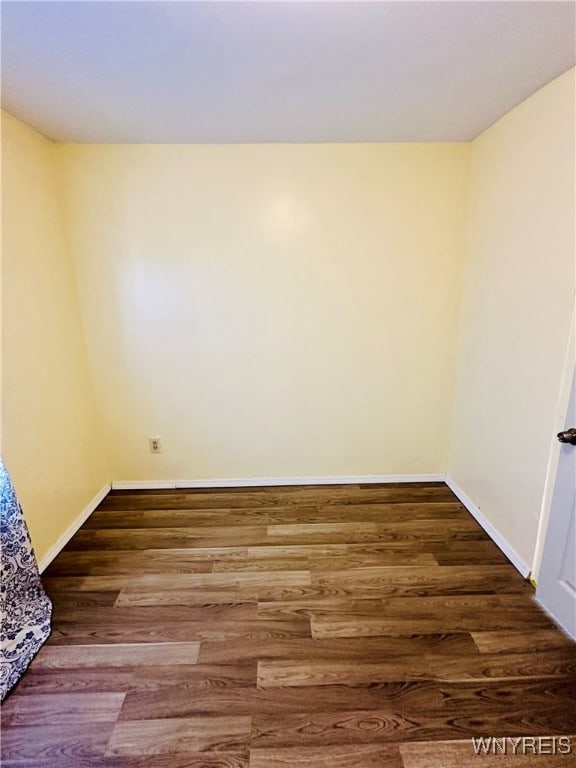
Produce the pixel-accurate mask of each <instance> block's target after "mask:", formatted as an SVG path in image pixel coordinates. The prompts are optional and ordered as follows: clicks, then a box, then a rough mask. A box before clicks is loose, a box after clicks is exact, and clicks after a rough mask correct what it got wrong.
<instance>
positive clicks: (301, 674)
mask: <svg viewBox="0 0 576 768" xmlns="http://www.w3.org/2000/svg"><path fill="white" fill-rule="evenodd" d="M575 672H576V656H575V654H574V652H573V649H572V648H568V649H557V650H554V651H544V652H542V653H540V654H538V655H537V656H535V655H534V654H531V653H527V654H494V655H488V654H479V655H470V656H466V655H463V656H443V655H442V656H440V655H438V654H422V655H421V656H419V657H414V656H404V657H399V658H393V659H391V660H390V661H389V662H387V663H386V662H380V663H378V662H376V663H373V662H363V663H356V664H354V665H350V664H348V663H346V662H342V661H337V662H329V661H325V662H316V661H313V662H308V663H302V662H296V661H291V660H283V661H260V662H258V686H259V687H260V688H271V687H282V686H300V687H305V686H317V685H365V684H368V683H370V682H394V681H397V680H444V681H448V682H450V681H458V680H461V681H482V680H485V679H486V678H491V679H502V680H506V679H517V678H522V677H529V678H531V677H541V678H543V677H551V678H563V677H565V676H567V675H570V676H572V675H574V673H575Z"/></svg>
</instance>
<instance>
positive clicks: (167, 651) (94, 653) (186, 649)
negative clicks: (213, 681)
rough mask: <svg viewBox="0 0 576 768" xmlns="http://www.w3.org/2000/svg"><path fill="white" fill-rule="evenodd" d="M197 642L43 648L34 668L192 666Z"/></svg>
mask: <svg viewBox="0 0 576 768" xmlns="http://www.w3.org/2000/svg"><path fill="white" fill-rule="evenodd" d="M199 650H200V644H199V643H198V642H179V643H178V642H175V643H124V644H112V643H111V644H110V645H97V644H95V643H91V644H90V645H74V646H58V647H56V646H54V645H45V646H44V647H43V648H42V649H41V650H40V652H39V654H38V656H37V657H36V659H35V660H34V667H35V669H42V668H60V669H68V668H70V667H72V668H74V667H98V666H100V665H102V666H105V667H126V666H139V665H142V664H153V665H155V666H165V665H166V666H173V665H174V664H194V663H195V662H196V661H197V659H198V652H199Z"/></svg>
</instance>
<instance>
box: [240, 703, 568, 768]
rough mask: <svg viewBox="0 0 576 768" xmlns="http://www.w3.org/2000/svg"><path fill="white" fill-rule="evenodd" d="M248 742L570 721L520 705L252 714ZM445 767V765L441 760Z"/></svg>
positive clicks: (525, 728)
mask: <svg viewBox="0 0 576 768" xmlns="http://www.w3.org/2000/svg"><path fill="white" fill-rule="evenodd" d="M253 724H254V725H253V728H254V730H253V735H252V745H253V747H254V748H261V747H262V748H263V747H293V746H301V747H304V746H316V747H317V748H319V749H321V748H323V747H324V746H328V745H335V744H349V743H350V742H351V741H354V742H356V743H358V744H386V743H388V744H395V743H398V742H400V743H406V742H412V741H429V740H436V739H438V740H447V739H462V738H463V737H468V738H470V737H472V736H479V735H480V736H482V735H485V734H486V733H499V734H500V735H502V736H518V735H520V736H523V735H525V736H548V735H550V734H551V733H569V732H570V726H572V727H573V722H572V723H570V721H569V719H568V718H567V717H566V715H565V713H563V712H562V711H561V710H547V711H545V710H542V711H540V712H538V713H535V714H533V715H529V714H528V713H527V712H526V710H525V709H523V708H522V707H521V706H520V707H519V708H518V709H516V710H511V711H509V712H508V713H507V714H506V715H502V714H497V715H495V716H491V715H486V716H484V717H483V718H482V719H478V718H470V717H462V718H458V717H455V716H454V715H452V716H450V717H442V716H437V715H436V714H432V715H425V714H423V715H422V716H419V717H415V716H406V715H404V714H403V713H402V712H399V711H398V712H394V713H390V712H388V711H382V710H368V711H364V710H360V711H357V710H356V711H343V712H328V713H323V712H322V713H320V712H317V713H316V714H309V713H302V714H301V713H298V714H291V715H276V714H267V715H255V716H254V718H253ZM442 768H444V766H442Z"/></svg>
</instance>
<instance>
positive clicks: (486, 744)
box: [472, 736, 572, 755]
mask: <svg viewBox="0 0 576 768" xmlns="http://www.w3.org/2000/svg"><path fill="white" fill-rule="evenodd" d="M472 747H473V748H474V753H475V754H476V755H571V754H572V738H571V737H570V736H520V737H516V738H512V737H511V736H505V737H504V738H500V739H497V738H496V737H495V736H479V737H478V738H474V737H472Z"/></svg>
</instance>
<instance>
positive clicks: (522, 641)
mask: <svg viewBox="0 0 576 768" xmlns="http://www.w3.org/2000/svg"><path fill="white" fill-rule="evenodd" d="M472 638H473V639H474V642H475V643H476V645H477V646H478V649H479V650H480V652H481V653H527V652H528V653H530V652H533V653H539V652H541V651H544V650H547V649H550V648H570V647H573V645H574V643H573V641H572V640H571V639H570V638H569V637H568V636H567V635H565V634H564V633H563V632H560V631H559V630H558V629H557V628H556V627H554V628H551V629H535V630H534V631H532V632H506V631H501V632H498V631H494V632H489V631H482V632H472ZM575 653H576V650H575ZM575 691H576V689H575Z"/></svg>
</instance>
